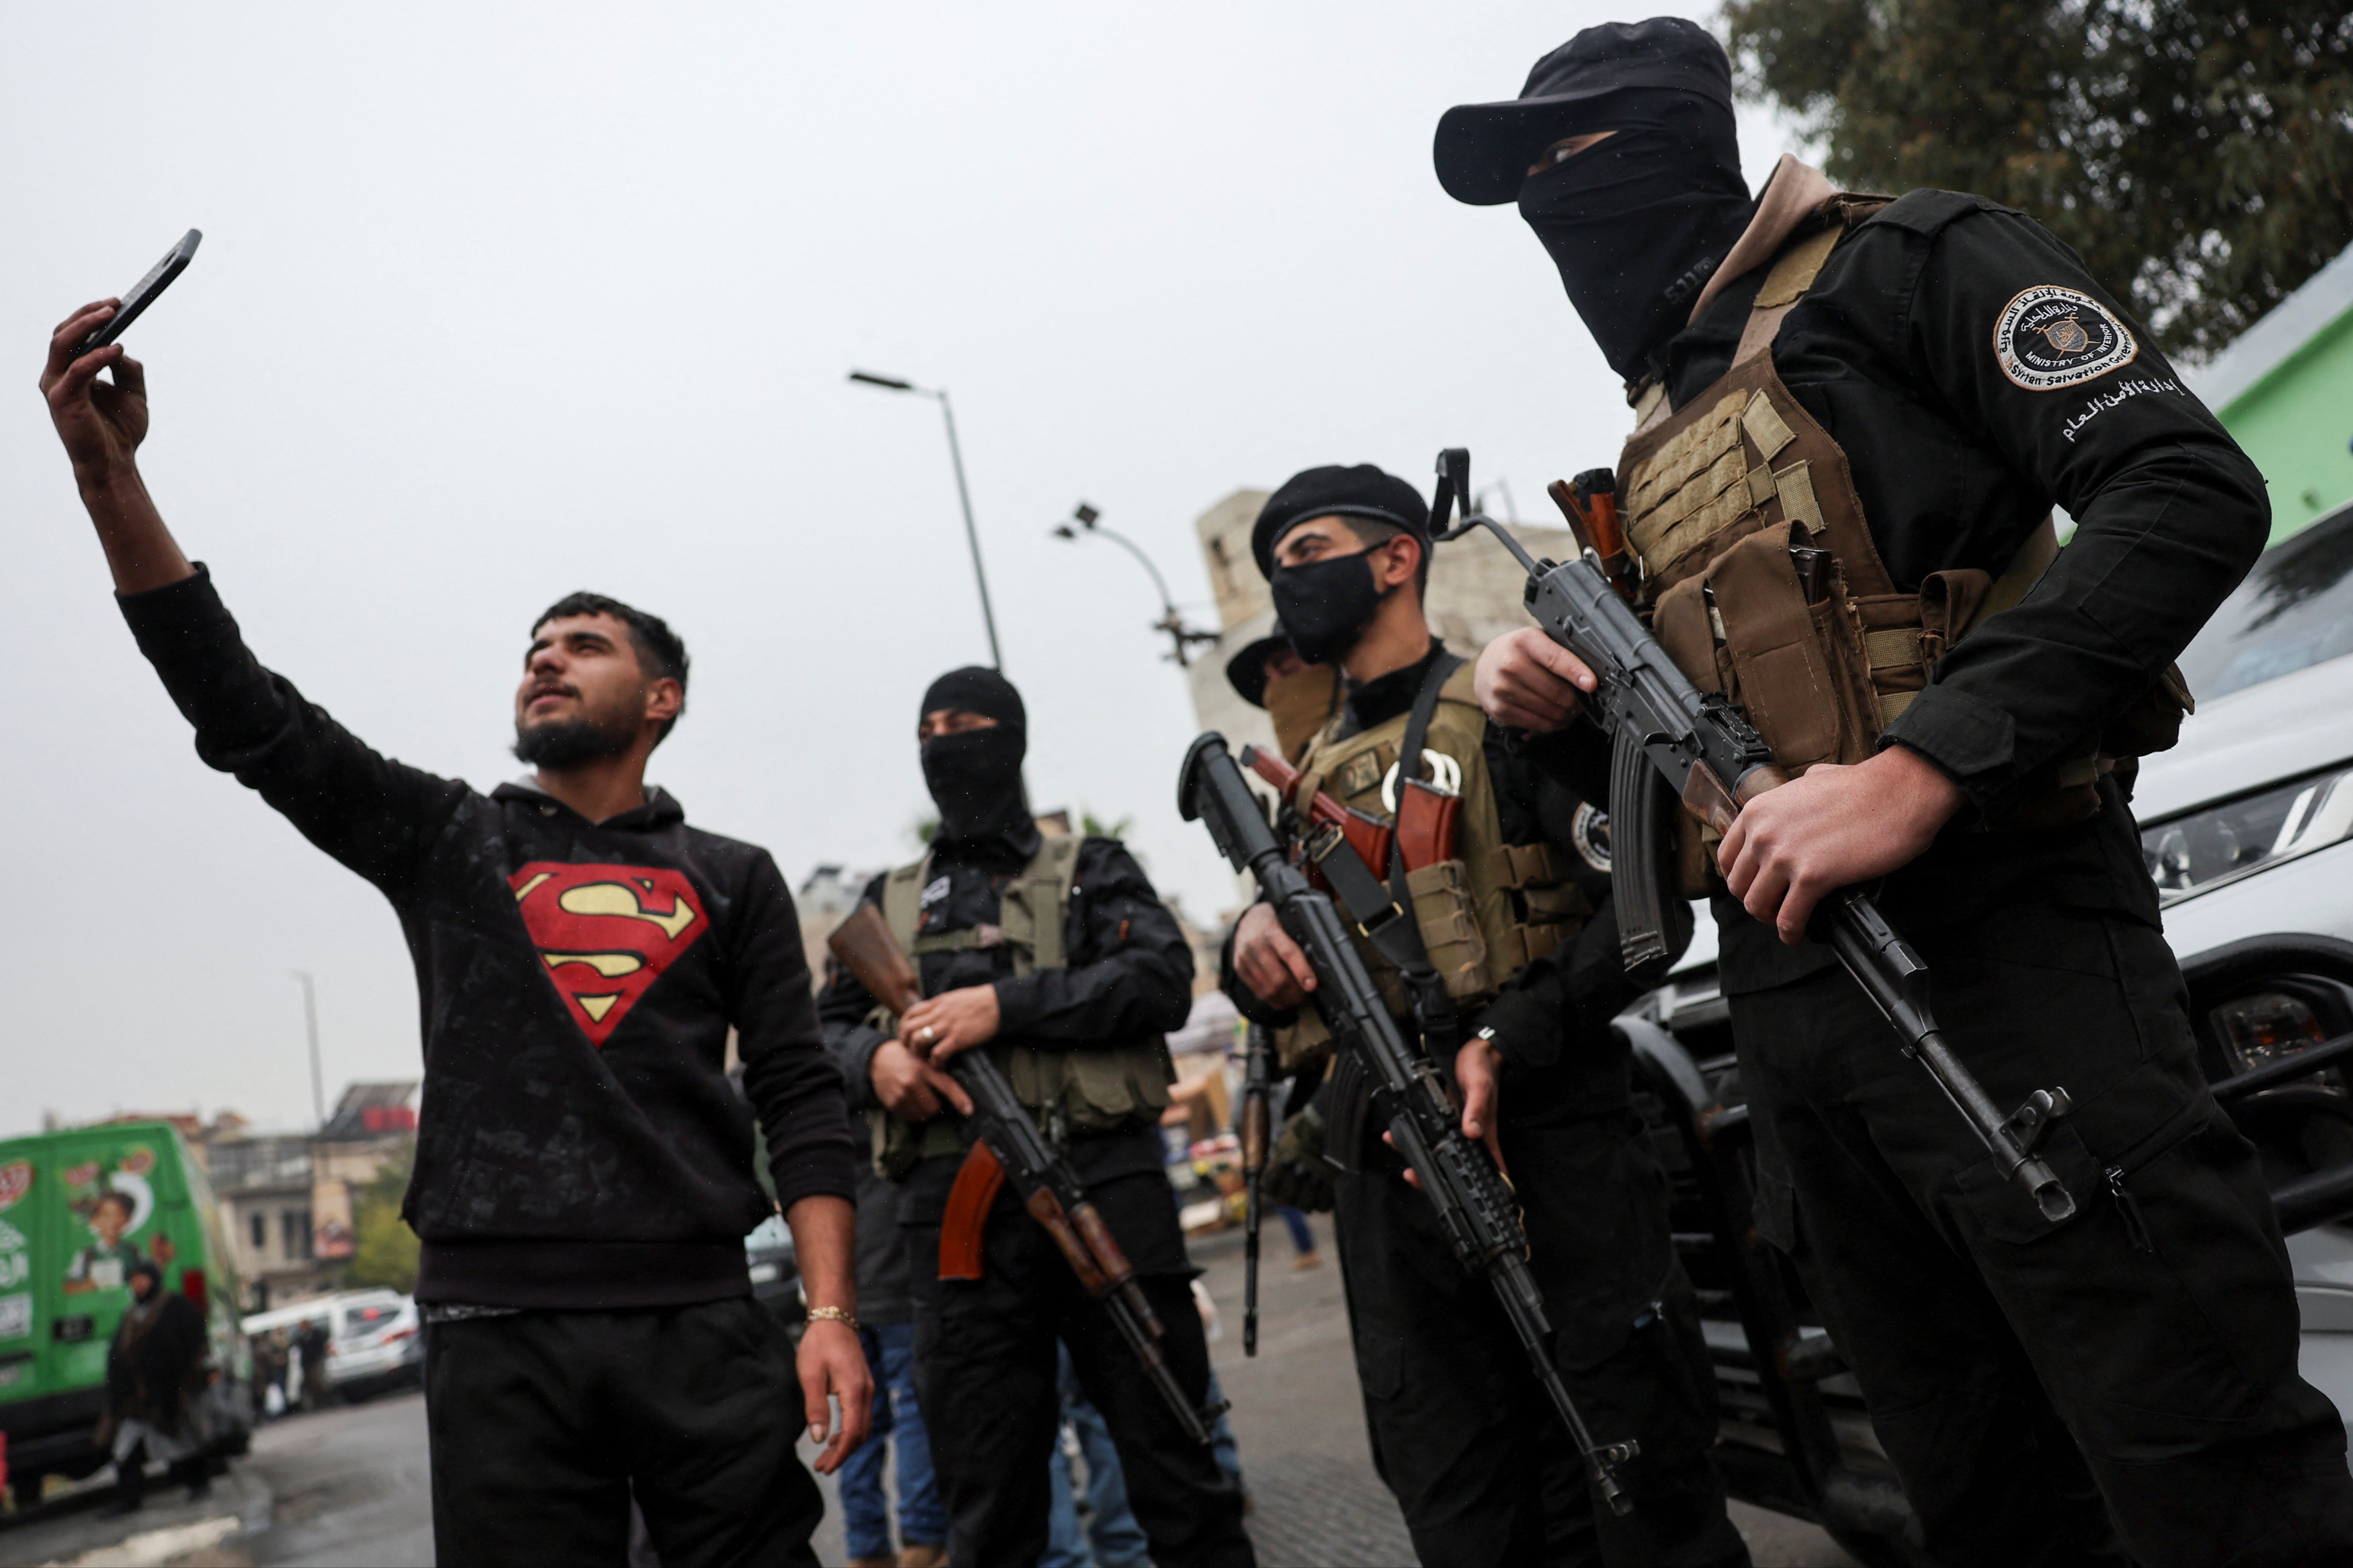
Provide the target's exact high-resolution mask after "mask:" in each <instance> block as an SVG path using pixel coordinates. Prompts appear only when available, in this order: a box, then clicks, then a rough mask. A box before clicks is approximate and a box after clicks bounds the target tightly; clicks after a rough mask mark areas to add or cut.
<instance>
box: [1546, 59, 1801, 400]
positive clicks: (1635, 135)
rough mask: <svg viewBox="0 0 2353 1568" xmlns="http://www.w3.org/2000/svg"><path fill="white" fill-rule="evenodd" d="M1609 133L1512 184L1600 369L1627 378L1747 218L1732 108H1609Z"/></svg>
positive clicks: (1678, 97) (1666, 102)
mask: <svg viewBox="0 0 2353 1568" xmlns="http://www.w3.org/2000/svg"><path fill="white" fill-rule="evenodd" d="M1609 108H1610V110H1611V113H1610V116H1609V121H1608V122H1607V123H1606V124H1602V123H1597V124H1596V125H1595V126H1594V129H1595V130H1597V131H1599V130H1609V131H1610V132H1613V134H1611V135H1610V136H1609V138H1608V139H1607V140H1605V141H1601V142H1596V143H1594V144H1593V145H1592V146H1590V147H1588V148H1587V149H1586V150H1585V151H1584V152H1582V153H1577V154H1575V155H1573V156H1572V157H1570V158H1569V159H1568V160H1567V162H1565V163H1558V164H1556V165H1554V166H1553V167H1552V168H1550V169H1547V170H1546V171H1545V172H1544V173H1542V174H1531V175H1529V176H1528V177H1527V180H1526V182H1525V184H1522V185H1521V187H1520V216H1521V217H1523V218H1525V220H1526V221H1527V225H1528V226H1529V227H1530V228H1532V229H1534V230H1535V232H1536V237H1537V238H1538V239H1540V240H1542V241H1543V242H1544V247H1545V249H1546V251H1547V252H1548V253H1550V255H1551V257H1552V259H1553V265H1554V266H1556V267H1557V268H1560V280H1561V282H1562V284H1563V285H1565V286H1566V287H1567V289H1568V298H1569V302H1570V303H1571V304H1573V305H1575V306H1576V307H1577V314H1578V315H1579V316H1581V317H1583V318H1584V320H1585V326H1586V330H1587V331H1590V332H1591V333H1592V334H1593V340H1594V342H1597V343H1599V345H1600V346H1601V353H1602V357H1604V358H1605V359H1607V360H1608V361H1609V368H1610V369H1612V370H1614V371H1616V372H1617V373H1618V374H1620V375H1621V376H1623V377H1625V378H1626V379H1627V380H1629V381H1631V380H1633V379H1634V378H1635V377H1637V376H1639V375H1641V374H1642V372H1643V370H1644V369H1645V368H1646V365H1647V362H1648V360H1649V358H1650V355H1651V351H1652V350H1654V349H1656V348H1658V347H1659V346H1660V345H1661V344H1662V343H1664V342H1666V341H1667V340H1668V339H1669V338H1671V337H1672V336H1674V335H1675V333H1676V332H1677V331H1681V330H1682V328H1683V323H1684V321H1685V320H1686V319H1687V318H1688V317H1689V316H1690V315H1691V308H1692V301H1693V300H1695V299H1697V298H1698V297H1699V291H1700V289H1701V288H1702V287H1703V286H1704V284H1705V283H1706V281H1707V279H1708V275H1709V274H1710V273H1711V272H1713V271H1714V270H1715V264H1716V263H1717V262H1720V261H1722V260H1723V259H1724V256H1725V252H1726V251H1728V250H1730V249H1731V248H1732V245H1733V242H1734V241H1735V240H1736V239H1738V238H1739V237H1740V232H1741V230H1742V229H1744V228H1746V226H1747V225H1748V219H1749V217H1750V216H1751V215H1753V214H1754V213H1755V211H1756V203H1755V202H1753V201H1751V200H1750V199H1749V195H1748V183H1747V182H1746V180H1744V179H1742V178H1741V177H1740V143H1739V141H1738V138H1737V136H1736V134H1735V132H1734V129H1733V122H1732V113H1731V111H1730V110H1728V109H1726V108H1725V107H1724V106H1723V105H1721V104H1718V103H1715V102H1712V101H1710V100H1706V99H1704V98H1701V97H1699V96H1697V95H1696V94H1693V93H1683V92H1664V91H1655V92H1654V91H1639V92H1627V93H1623V94H1620V95H1619V96H1618V97H1617V98H1613V99H1612V100H1609Z"/></svg>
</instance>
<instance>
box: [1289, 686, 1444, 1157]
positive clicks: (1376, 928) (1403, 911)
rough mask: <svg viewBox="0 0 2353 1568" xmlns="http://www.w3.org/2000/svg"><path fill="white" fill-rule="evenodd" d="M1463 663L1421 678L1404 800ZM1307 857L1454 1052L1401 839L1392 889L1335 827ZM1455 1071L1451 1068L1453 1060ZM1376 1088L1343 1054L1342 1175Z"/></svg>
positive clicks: (1408, 735)
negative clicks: (1443, 694)
mask: <svg viewBox="0 0 2353 1568" xmlns="http://www.w3.org/2000/svg"><path fill="white" fill-rule="evenodd" d="M1461 666H1462V660H1461V658H1458V657H1456V656H1455V655H1453V654H1451V653H1444V652H1441V653H1440V655H1439V656H1438V657H1437V658H1435V659H1433V660H1431V661H1430V669H1429V671H1428V673H1426V674H1425V675H1424V676H1423V677H1422V681H1421V689H1419V691H1417V692H1416V693H1415V694H1414V700H1413V710H1412V712H1411V714H1410V715H1409V717H1408V718H1407V720H1406V730H1405V740H1404V745H1403V749H1402V750H1401V751H1399V752H1398V794H1399V796H1400V798H1402V796H1403V794H1404V790H1405V781H1406V780H1408V779H1411V778H1419V777H1420V776H1421V748H1422V742H1424V741H1425V740H1426V739H1427V738H1428V736H1429V734H1430V716H1431V715H1432V714H1433V713H1435V712H1436V711H1437V710H1438V695H1439V692H1440V689H1442V688H1444V686H1445V685H1446V681H1447V678H1448V677H1449V676H1451V675H1452V674H1453V673H1454V672H1455V671H1456V670H1457V669H1459V668H1461ZM1307 853H1308V855H1309V857H1310V858H1313V859H1314V862H1315V864H1316V868H1318V869H1319V870H1321V871H1322V872H1323V873H1324V881H1325V882H1327V883H1329V884H1330V886H1331V889H1332V891H1333V892H1334V893H1335V894H1336V895H1337V896H1338V898H1339V900H1340V907H1341V908H1342V909H1343V910H1346V911H1347V915H1348V918H1349V919H1350V920H1352V921H1355V922H1356V928H1357V929H1358V930H1359V931H1363V932H1364V933H1365V937H1366V940H1367V941H1368V942H1371V943H1372V944H1373V946H1374V947H1375V948H1376V949H1377V951H1378V952H1380V955H1381V956H1382V957H1383V958H1385V959H1387V960H1388V961H1389V963H1391V964H1392V965H1394V966H1395V967H1396V969H1397V972H1398V974H1399V975H1401V976H1403V978H1404V980H1405V984H1406V988H1407V990H1408V991H1409V993H1410V994H1411V996H1412V998H1413V1011H1414V1021H1415V1023H1416V1024H1417V1025H1419V1028H1420V1033H1421V1037H1422V1041H1423V1045H1424V1048H1425V1049H1426V1050H1428V1051H1430V1052H1431V1053H1433V1054H1435V1055H1447V1054H1451V1052H1452V1051H1453V1049H1454V1047H1455V1044H1456V1042H1457V1035H1458V1033H1459V1030H1460V1022H1459V1020H1458V1019H1457V1018H1456V1016H1455V1012H1454V1003H1453V999H1452V998H1451V997H1450V996H1448V995H1447V994H1446V982H1445V980H1444V979H1443V978H1442V977H1441V976H1440V974H1439V973H1438V971H1437V969H1436V968H1434V967H1433V966H1432V965H1431V963H1430V952H1429V950H1428V949H1427V948H1425V947H1423V945H1422V942H1421V926H1420V922H1419V921H1416V920H1415V919H1414V914H1413V895H1412V893H1411V892H1410V891H1409V889H1407V886H1406V868H1405V856H1404V852H1403V851H1402V850H1400V849H1399V848H1398V847H1397V838H1396V836H1395V835H1394V834H1392V835H1391V836H1390V839H1389V881H1388V885H1387V886H1384V885H1383V884H1382V882H1381V879H1379V878H1378V877H1376V876H1375V875H1374V874H1373V870H1372V868H1371V867H1369V866H1367V865H1366V864H1365V858H1364V857H1363V856H1361V855H1359V854H1357V853H1356V847H1354V846H1353V845H1351V844H1350V843H1349V842H1348V840H1347V837H1346V836H1345V835H1344V834H1342V833H1341V832H1340V831H1339V829H1337V828H1336V827H1326V828H1324V829H1321V830H1319V831H1318V832H1317V833H1316V834H1314V836H1313V837H1310V838H1309V839H1308V841H1307ZM1448 1066H1449V1067H1450V1068H1451V1062H1450V1063H1448ZM1373 1088H1374V1085H1373V1082H1372V1079H1371V1075H1370V1074H1368V1073H1366V1071H1365V1070H1364V1068H1363V1067H1362V1065H1361V1064H1359V1063H1358V1062H1357V1060H1356V1052H1355V1051H1353V1050H1352V1051H1347V1052H1345V1053H1343V1054H1342V1056H1341V1058H1340V1060H1339V1062H1338V1064H1337V1065H1336V1066H1335V1068H1334V1069H1333V1073H1332V1093H1331V1096H1330V1098H1329V1100H1327V1101H1326V1104H1325V1109H1324V1120H1325V1126H1326V1129H1327V1132H1328V1136H1327V1137H1326V1139H1325V1141H1324V1158H1325V1159H1326V1160H1328V1161H1330V1162H1331V1163H1333V1164H1335V1165H1336V1166H1338V1167H1339V1168H1340V1169H1341V1170H1343V1171H1354V1170H1356V1169H1357V1168H1358V1162H1359V1161H1360V1160H1361V1159H1362V1157H1363V1148H1362V1142H1363V1139H1364V1136H1365V1131H1366V1127H1365V1118H1366V1114H1367V1112H1369V1111H1370V1110H1371V1109H1372V1105H1371V1100H1372V1092H1373Z"/></svg>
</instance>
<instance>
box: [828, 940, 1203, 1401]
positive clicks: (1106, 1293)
mask: <svg viewBox="0 0 2353 1568" xmlns="http://www.w3.org/2000/svg"><path fill="white" fill-rule="evenodd" d="M826 946H827V948H828V950H829V951H830V952H832V953H833V956H834V957H836V958H838V959H839V960H840V961H841V964H842V967H843V968H845V969H847V970H849V972H850V973H852V974H854V975H856V976H857V977H858V981H859V984H861V985H863V986H865V987H866V989H867V990H868V992H870V993H871V994H872V995H873V997H874V999H875V1000H876V1001H877V1002H880V1003H881V1005H883V1006H884V1007H885V1008H886V1009H888V1010H889V1012H890V1013H891V1016H892V1017H894V1018H895V1017H900V1016H903V1015H904V1014H905V1013H906V1011H907V1009H908V1008H910V1007H912V1006H913V1005H915V1003H916V1002H917V1001H918V1000H920V999H921V998H922V996H923V981H922V979H921V977H920V976H919V975H918V974H917V973H916V970H915V965H914V962H913V960H912V959H910V958H909V957H908V956H907V952H906V950H905V949H904V948H902V947H901V946H900V945H899V939H898V938H896V937H894V936H892V934H891V927H890V925H889V923H888V922H887V921H884V920H883V918H882V911H881V910H878V909H876V908H875V907H874V906H873V905H872V904H860V905H859V906H858V908H857V909H855V910H851V911H850V914H849V919H848V920H846V921H842V922H841V924H840V925H839V926H838V927H836V928H835V930H834V932H833V934H832V935H831V936H829V937H828V938H827V939H826ZM947 1071H948V1073H949V1074H950V1075H951V1076H952V1077H954V1078H955V1080H956V1081H957V1082H958V1083H960V1084H962V1085H963V1086H964V1089H965V1093H966V1094H969V1095H970V1096H972V1121H973V1125H974V1127H975V1128H976V1130H977V1131H978V1133H979V1142H976V1143H975V1144H974V1145H973V1147H972V1152H971V1153H970V1154H968V1155H966V1156H965V1163H964V1168H963V1169H962V1170H961V1171H958V1172H957V1173H956V1181H955V1189H954V1191H952V1192H951V1193H950V1194H948V1212H947V1215H946V1217H945V1219H944V1221H943V1223H942V1225H941V1227H940V1278H942V1279H979V1278H980V1268H981V1265H980V1248H981V1241H982V1233H983V1232H984V1230H985V1229H986V1228H987V1223H988V1211H989V1208H990V1206H991V1205H993V1204H994V1203H995V1202H996V1199H997V1189H998V1188H999V1187H1000V1186H1002V1185H1003V1184H1004V1183H1005V1180H1006V1178H1007V1177H1008V1176H1010V1177H1011V1178H1012V1180H1013V1190H1014V1191H1015V1192H1017V1193H1018V1194H1020V1195H1021V1205H1022V1207H1024V1208H1026V1209H1027V1210H1029V1217H1030V1218H1031V1219H1034V1220H1036V1221H1037V1222H1038V1223H1039V1225H1041V1226H1044V1227H1045V1229H1046V1234H1047V1235H1049V1236H1050V1237H1053V1238H1054V1245H1055V1246H1056V1247H1060V1249H1061V1253H1062V1258H1063V1260H1064V1261H1065V1262H1067V1263H1069V1264H1070V1266H1071V1272H1072V1273H1073V1274H1076V1275H1077V1276H1078V1277H1079V1283H1080V1284H1081V1285H1082V1286H1084V1287H1085V1288H1086V1292H1087V1294H1088V1295H1090V1296H1092V1297H1093V1298H1094V1299H1095V1300H1098V1301H1100V1302H1102V1303H1103V1310H1105V1311H1107V1312H1109V1313H1110V1314H1111V1319H1112V1321H1113V1323H1114V1324H1116V1325H1117V1326H1118V1329H1119V1333H1120V1338H1122V1339H1124V1340H1125V1341H1126V1342H1127V1346H1128V1349H1130V1350H1132V1351H1134V1352H1135V1359H1136V1360H1137V1361H1139V1362H1141V1363H1143V1365H1144V1373H1145V1376H1146V1377H1148V1378H1150V1379H1151V1381H1152V1385H1153V1387H1155V1388H1156V1389H1158V1390H1159V1391H1160V1397H1161V1398H1163V1399H1164V1400H1166V1401H1167V1403H1168V1408H1169V1409H1170V1410H1171V1411H1173V1412H1175V1413H1176V1419H1177V1421H1178V1422H1179V1423H1181V1424H1182V1425H1183V1426H1184V1428H1185V1430H1186V1431H1187V1433H1188V1434H1190V1435H1191V1436H1192V1438H1193V1440H1194V1441H1195V1442H1197V1443H1201V1444H1205V1445H1206V1444H1207V1443H1208V1441H1209V1438H1210V1431H1209V1427H1210V1424H1211V1423H1212V1422H1214V1421H1216V1420H1217V1418H1218V1416H1219V1415H1220V1414H1222V1413H1223V1412H1224V1410H1225V1408H1226V1407H1225V1406H1224V1405H1212V1406H1210V1407H1209V1408H1208V1409H1207V1410H1197V1409H1195V1408H1194V1407H1193V1402H1192V1401H1191V1400H1189V1399H1187V1397H1186V1396H1185V1391H1184V1390H1183V1389H1181V1388H1179V1387H1177V1386H1176V1376H1175V1375H1174V1374H1173V1373H1170V1372H1169V1370H1168V1360H1167V1358H1166V1356H1165V1355H1163V1354H1162V1353H1161V1350H1160V1341H1161V1337H1162V1334H1163V1333H1164V1331H1163V1330H1162V1328H1161V1326H1160V1320H1159V1318H1158V1316H1157V1315H1155V1313H1154V1311H1153V1310H1152V1304H1151V1302H1149V1301H1147V1300H1145V1297H1144V1291H1143V1290H1142V1289H1140V1288H1139V1287H1138V1286H1137V1285H1136V1283H1135V1270H1134V1268H1133V1267H1131V1266H1130V1265H1129V1263H1128V1261H1127V1255H1126V1254H1125V1253H1124V1252H1123V1251H1122V1250H1121V1249H1120V1245H1119V1243H1118V1242H1117V1241H1116V1240H1114V1239H1113V1237H1112V1234H1111V1227H1110V1226H1107V1225H1105V1224H1103V1215H1101V1214H1099V1213H1097V1212H1096V1210H1095V1205H1093V1204H1092V1203H1091V1202H1090V1201H1088V1198H1087V1194H1086V1188H1085V1187H1084V1186H1083V1185H1082V1184H1080V1181H1079V1173H1077V1172H1076V1171H1074V1170H1072V1169H1071V1163H1070V1162H1069V1161H1068V1160H1065V1159H1063V1158H1062V1157H1061V1155H1060V1154H1058V1153H1056V1152H1054V1148H1053V1145H1051V1144H1050V1143H1048V1142H1046V1140H1045V1139H1044V1138H1042V1137H1040V1136H1039V1132H1038V1124H1037V1123H1036V1121H1033V1120H1032V1119H1031V1118H1030V1115H1029V1108H1028V1107H1027V1106H1025V1105H1023V1104H1022V1103H1021V1100H1020V1097H1019V1096H1018V1095H1016V1094H1015V1093H1014V1092H1013V1085H1012V1084H1011V1083H1009V1082H1008V1081H1007V1080H1006V1077H1005V1074H1004V1072H1003V1071H1002V1070H1001V1069H999V1068H998V1067H997V1064H996V1063H995V1062H994V1061H992V1060H990V1059H989V1058H988V1057H987V1056H986V1055H985V1054H983V1053H982V1052H980V1051H976V1050H971V1051H959V1052H957V1053H956V1055H955V1057H954V1058H952V1059H951V1060H950V1061H949V1062H948V1065H947Z"/></svg>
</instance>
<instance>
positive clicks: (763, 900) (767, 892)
mask: <svg viewBox="0 0 2353 1568" xmlns="http://www.w3.org/2000/svg"><path fill="white" fill-rule="evenodd" d="M740 918H741V921H742V924H741V926H740V928H739V931H740V934H739V936H738V942H740V944H741V945H740V947H739V948H738V950H737V952H736V953H735V954H734V962H733V963H732V964H730V965H729V973H730V976H731V981H732V987H733V994H732V995H730V996H728V997H727V998H726V1001H727V1011H728V1017H729V1020H730V1021H731V1022H733V1024H734V1026H735V1048H736V1052H737V1054H738V1055H739V1056H741V1057H742V1058H743V1061H744V1094H745V1095H747V1096H748V1097H749V1098H750V1099H751V1101H752V1109H753V1110H754V1111H755V1112H756V1113H757V1114H758V1115H759V1118H760V1131H761V1132H762V1133H763V1134H764V1135H765V1137H766V1138H767V1141H768V1170H769V1173H770V1174H771V1175H773V1176H774V1177H775V1178H776V1206H777V1207H779V1208H782V1209H789V1208H791V1207H792V1206H793V1205H794V1204H795V1203H796V1202H797V1201H798V1200H800V1199H802V1198H807V1197H818V1196H823V1197H838V1198H844V1199H848V1200H849V1201H851V1202H855V1201H857V1196H858V1172H857V1165H856V1152H855V1150H854V1147H853V1145H852V1144H851V1142H850V1137H849V1110H848V1109H847V1108H846V1107H845V1106H844V1105H843V1103H842V1094H841V1075H840V1073H839V1070H837V1068H835V1066H834V1058H833V1057H832V1055H831V1054H830V1053H829V1052H828V1050H827V1049H826V1045H825V1037H824V1033H823V1031H822V1030H821V1029H820V1028H819V1027H818V1017H817V1005H816V1002H815V1000H814V998H813V997H812V996H811V994H810V991H811V986H810V984H809V972H808V960H807V958H806V957H805V956H804V955H803V953H802V951H801V931H800V921H799V920H798V919H797V918H796V916H795V914H794V911H793V896H792V894H791V893H789V892H787V891H786V889H785V879H784V877H783V875H782V874H781V873H779V872H778V871H777V869H776V861H775V860H773V859H771V858H769V857H768V856H767V854H766V853H765V851H763V852H762V853H761V854H760V855H759V856H757V857H756V858H754V862H753V865H752V871H751V876H750V878H749V879H748V880H747V882H746V884H745V887H744V909H743V911H742V915H741V917H740Z"/></svg>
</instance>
